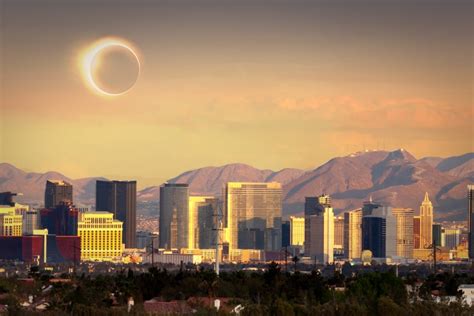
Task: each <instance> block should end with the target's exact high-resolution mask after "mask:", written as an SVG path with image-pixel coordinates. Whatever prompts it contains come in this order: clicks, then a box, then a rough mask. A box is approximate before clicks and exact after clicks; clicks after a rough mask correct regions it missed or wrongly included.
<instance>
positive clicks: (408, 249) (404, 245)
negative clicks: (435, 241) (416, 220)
mask: <svg viewBox="0 0 474 316" xmlns="http://www.w3.org/2000/svg"><path fill="white" fill-rule="evenodd" d="M392 213H393V215H394V216H395V220H396V226H397V256H398V257H403V258H407V259H411V258H413V214H414V211H413V209H411V208H392Z"/></svg>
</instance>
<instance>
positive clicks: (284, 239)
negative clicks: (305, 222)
mask: <svg viewBox="0 0 474 316" xmlns="http://www.w3.org/2000/svg"><path fill="white" fill-rule="evenodd" d="M281 246H282V247H288V246H290V222H289V221H284V222H283V223H282V224H281Z"/></svg>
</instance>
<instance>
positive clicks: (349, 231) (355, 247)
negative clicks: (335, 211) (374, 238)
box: [344, 209, 362, 259]
mask: <svg viewBox="0 0 474 316" xmlns="http://www.w3.org/2000/svg"><path fill="white" fill-rule="evenodd" d="M361 252H362V209H356V210H353V211H349V212H345V213H344V253H345V257H346V258H348V259H355V258H360V255H361Z"/></svg>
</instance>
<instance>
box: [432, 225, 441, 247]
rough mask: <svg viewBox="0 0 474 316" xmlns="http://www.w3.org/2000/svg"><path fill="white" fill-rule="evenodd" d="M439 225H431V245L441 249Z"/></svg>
mask: <svg viewBox="0 0 474 316" xmlns="http://www.w3.org/2000/svg"><path fill="white" fill-rule="evenodd" d="M441 231H442V227H441V224H433V243H434V244H435V245H436V246H437V247H441Z"/></svg>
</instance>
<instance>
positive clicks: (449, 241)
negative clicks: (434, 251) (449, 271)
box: [441, 228, 461, 249]
mask: <svg viewBox="0 0 474 316" xmlns="http://www.w3.org/2000/svg"><path fill="white" fill-rule="evenodd" d="M460 236H461V230H460V229H458V228H445V229H443V231H442V232H441V245H442V246H443V247H446V248H448V249H456V247H457V246H458V245H459V242H460Z"/></svg>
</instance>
